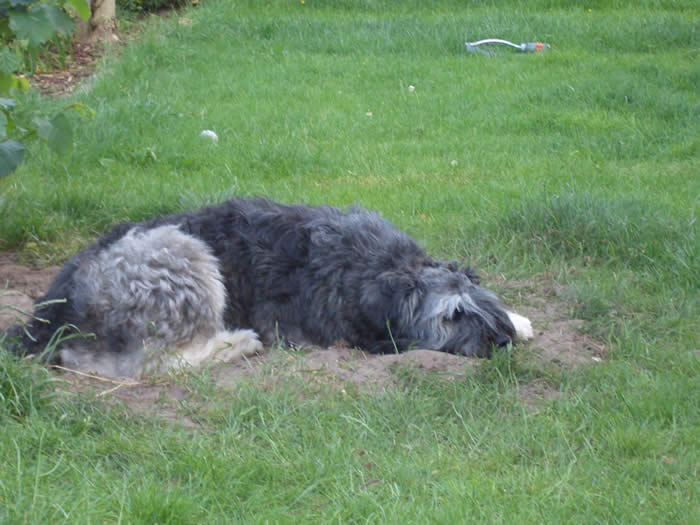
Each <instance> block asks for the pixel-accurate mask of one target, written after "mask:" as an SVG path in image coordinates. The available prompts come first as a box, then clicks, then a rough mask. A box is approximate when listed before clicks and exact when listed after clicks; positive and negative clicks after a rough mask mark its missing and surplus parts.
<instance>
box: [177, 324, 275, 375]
mask: <svg viewBox="0 0 700 525" xmlns="http://www.w3.org/2000/svg"><path fill="white" fill-rule="evenodd" d="M262 349H263V345H262V343H261V342H260V340H259V339H258V334H256V333H255V332H254V331H253V330H236V331H233V332H229V331H221V332H218V333H217V334H216V335H215V336H214V337H212V338H211V339H209V340H208V341H203V342H199V341H193V342H192V343H190V344H188V345H186V346H183V347H180V348H178V349H177V352H176V354H174V355H173V357H172V359H171V366H172V367H173V368H180V367H182V366H183V365H184V366H191V367H200V366H202V365H203V364H204V363H206V362H207V361H214V362H219V363H232V362H234V361H238V360H239V359H242V358H243V357H247V356H251V355H254V354H257V353H260V352H261V351H262Z"/></svg>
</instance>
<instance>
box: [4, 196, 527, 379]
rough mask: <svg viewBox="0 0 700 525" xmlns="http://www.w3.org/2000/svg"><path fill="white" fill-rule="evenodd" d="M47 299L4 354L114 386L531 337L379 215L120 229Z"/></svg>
mask: <svg viewBox="0 0 700 525" xmlns="http://www.w3.org/2000/svg"><path fill="white" fill-rule="evenodd" d="M47 302H48V303H49V304H48V305H47V306H45V307H44V308H41V307H38V308H37V311H36V312H35V316H36V317H35V318H34V319H33V320H32V321H30V322H29V323H28V324H27V325H25V326H16V327H13V328H11V329H10V330H9V331H8V333H7V334H6V336H7V337H6V342H5V343H4V344H5V346H10V348H12V349H14V350H15V351H16V352H18V353H29V354H37V353H42V352H45V349H46V348H47V347H48V348H49V349H52V350H54V351H53V352H52V355H50V356H49V359H53V360H57V361H60V362H61V363H62V364H63V365H64V366H67V367H70V368H77V369H82V370H92V371H95V372H97V373H101V374H104V375H111V376H138V375H142V374H144V373H148V372H153V371H160V370H163V369H164V368H165V367H170V366H178V365H182V364H185V365H194V366H196V365H199V364H201V363H203V362H204V361H206V360H212V359H213V360H221V361H232V360H235V359H237V358H240V356H242V355H248V354H251V353H254V352H257V351H259V350H261V348H262V343H265V344H272V343H274V342H282V343H283V344H296V345H303V344H316V345H323V346H326V345H330V344H333V343H336V342H344V343H346V344H349V345H352V346H357V347H361V348H363V349H365V350H367V351H369V352H373V353H386V352H395V351H403V350H407V349H409V348H412V347H416V348H427V349H433V350H440V351H444V352H450V353H456V354H463V355H467V356H481V357H488V356H490V355H491V351H492V348H493V347H494V346H496V347H498V346H505V345H507V344H509V343H510V342H511V341H512V340H513V339H514V338H516V337H519V338H521V339H526V338H529V337H531V336H532V330H531V327H530V323H529V321H528V320H527V319H525V318H524V317H522V316H518V315H517V314H514V313H511V312H508V311H506V310H505V309H504V308H503V307H502V306H501V305H500V304H499V302H498V299H497V298H496V297H495V295H494V294H493V293H491V292H489V291H488V290H486V289H484V288H481V287H480V286H479V279H478V277H477V276H476V275H475V273H474V272H473V270H471V269H469V268H460V267H458V266H457V265H456V264H455V263H444V262H440V261H436V260H434V259H432V258H431V257H430V256H428V255H427V254H426V253H425V251H424V250H423V249H422V248H421V247H420V246H419V245H418V244H417V243H416V242H415V241H414V240H412V239H411V238H410V237H408V236H407V235H406V234H404V233H402V232H400V231H398V230H397V229H396V228H395V227H393V226H392V225H391V224H390V223H389V222H387V221H386V220H385V219H383V218H381V217H380V216H379V215H378V214H377V213H374V212H370V211H366V210H364V209H361V208H358V207H355V208H351V209H349V210H348V211H347V212H342V211H340V210H338V209H336V208H331V207H327V206H322V207H318V208H315V207H309V206H301V205H299V206H288V205H282V204H277V203H273V202H270V201H267V200H264V199H252V200H243V199H234V200H230V201H228V202H225V203H223V204H221V205H219V206H216V207H211V208H205V209H202V210H200V211H197V212H193V213H184V214H179V215H170V216H166V217H161V218H158V219H155V220H152V221H148V222H144V223H139V224H122V225H120V226H117V227H116V228H115V229H114V230H113V231H112V232H111V233H109V234H108V235H106V236H105V237H103V238H101V239H99V240H98V241H97V242H95V243H94V244H92V245H91V246H89V247H87V248H85V249H84V250H83V251H81V252H80V253H78V254H77V255H75V256H74V257H73V258H72V259H71V260H70V261H68V263H66V265H65V266H64V267H63V269H62V270H61V272H60V273H59V275H58V276H57V278H56V280H55V281H54V283H53V285H52V287H51V289H50V290H49V292H48V293H47V294H46V295H45V296H44V297H42V298H41V299H40V300H39V301H37V305H40V304H41V303H47ZM60 327H65V328H64V331H63V333H62V339H65V340H61V341H58V339H57V338H56V337H55V333H56V330H57V329H59V328H60ZM230 330H232V331H230ZM72 332H80V333H82V334H92V335H86V336H81V337H70V336H69V334H70V333H72ZM258 334H259V337H260V339H261V340H262V343H261V341H260V340H259V339H258Z"/></svg>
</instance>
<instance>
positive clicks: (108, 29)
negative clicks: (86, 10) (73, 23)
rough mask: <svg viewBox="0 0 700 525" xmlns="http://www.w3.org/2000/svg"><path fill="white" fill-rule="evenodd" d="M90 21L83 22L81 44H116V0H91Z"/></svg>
mask: <svg viewBox="0 0 700 525" xmlns="http://www.w3.org/2000/svg"><path fill="white" fill-rule="evenodd" d="M90 11H91V14H90V20H89V21H87V22H83V21H81V22H80V24H79V31H78V35H79V38H80V41H81V42H87V43H94V42H116V41H118V40H119V37H118V36H117V34H116V33H115V31H116V28H117V17H116V13H117V8H116V0H90Z"/></svg>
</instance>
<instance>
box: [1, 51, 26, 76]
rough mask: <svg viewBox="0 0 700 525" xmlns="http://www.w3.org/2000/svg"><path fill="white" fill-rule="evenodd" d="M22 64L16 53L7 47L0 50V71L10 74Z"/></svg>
mask: <svg viewBox="0 0 700 525" xmlns="http://www.w3.org/2000/svg"><path fill="white" fill-rule="evenodd" d="M21 65H22V60H21V59H20V58H19V56H17V53H13V52H12V51H10V50H9V48H5V49H3V50H2V51H0V72H1V73H6V74H8V75H11V74H12V73H14V72H15V71H17V70H18V69H19V68H20V66H21Z"/></svg>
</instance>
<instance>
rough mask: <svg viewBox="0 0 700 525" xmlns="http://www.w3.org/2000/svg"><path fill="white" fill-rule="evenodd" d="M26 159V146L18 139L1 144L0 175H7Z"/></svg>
mask: <svg viewBox="0 0 700 525" xmlns="http://www.w3.org/2000/svg"><path fill="white" fill-rule="evenodd" d="M23 159H24V146H23V145H22V143H21V142H17V141H16V140H6V141H5V142H3V143H1V144H0V177H7V176H8V175H10V174H11V173H12V172H13V171H15V170H16V169H17V166H19V165H20V164H21V163H22V160H23Z"/></svg>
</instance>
